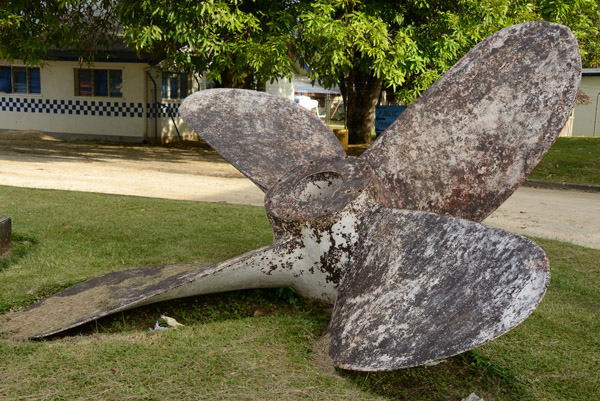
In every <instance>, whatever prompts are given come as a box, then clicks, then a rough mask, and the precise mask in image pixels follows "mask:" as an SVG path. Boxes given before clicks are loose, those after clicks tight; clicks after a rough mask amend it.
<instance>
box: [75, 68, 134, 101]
mask: <svg viewBox="0 0 600 401" xmlns="http://www.w3.org/2000/svg"><path fill="white" fill-rule="evenodd" d="M122 87H123V71H121V70H97V69H83V68H78V69H76V70H75V96H107V97H123V91H122Z"/></svg>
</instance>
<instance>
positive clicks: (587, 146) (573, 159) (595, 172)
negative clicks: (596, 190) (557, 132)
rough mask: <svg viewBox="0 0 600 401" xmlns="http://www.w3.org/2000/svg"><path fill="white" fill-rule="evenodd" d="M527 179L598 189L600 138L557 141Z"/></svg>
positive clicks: (568, 138) (571, 138)
mask: <svg viewBox="0 0 600 401" xmlns="http://www.w3.org/2000/svg"><path fill="white" fill-rule="evenodd" d="M529 178H530V179H533V180H542V181H552V182H568V183H572V184H588V185H600V138H589V137H561V138H558V139H557V140H556V142H555V143H554V145H552V147H551V148H550V150H549V151H548V153H547V154H546V156H544V158H543V159H542V161H541V162H540V163H539V164H538V165H537V167H536V168H535V170H534V171H533V172H532V173H531V175H530V176H529Z"/></svg>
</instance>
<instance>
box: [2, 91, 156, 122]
mask: <svg viewBox="0 0 600 401" xmlns="http://www.w3.org/2000/svg"><path fill="white" fill-rule="evenodd" d="M0 110H1V111H9V112H10V111H12V112H21V113H46V114H71V115H84V116H88V115H91V116H107V117H143V116H144V107H143V104H142V103H131V102H130V103H127V102H105V101H96V100H64V99H41V98H18V97H7V96H3V97H0Z"/></svg>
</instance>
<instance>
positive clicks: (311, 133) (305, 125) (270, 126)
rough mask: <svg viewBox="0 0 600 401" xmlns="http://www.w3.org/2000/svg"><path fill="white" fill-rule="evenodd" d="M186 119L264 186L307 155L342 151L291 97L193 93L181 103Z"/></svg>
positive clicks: (340, 153) (237, 92)
mask: <svg viewBox="0 0 600 401" xmlns="http://www.w3.org/2000/svg"><path fill="white" fill-rule="evenodd" d="M179 112H180V114H181V116H182V117H183V118H184V120H185V121H186V123H187V124H188V125H189V126H190V127H192V129H193V130H194V131H196V132H197V133H198V134H199V135H200V136H201V137H202V139H204V140H205V141H206V142H208V143H209V144H210V146H212V147H213V148H214V149H215V150H216V151H217V152H219V153H220V154H221V156H223V157H224V158H225V159H226V160H227V161H228V162H230V163H231V164H233V165H234V166H235V167H236V168H237V169H238V170H240V171H241V172H242V173H244V174H245V175H246V176H247V177H248V178H250V179H251V180H252V181H253V182H254V183H255V184H256V185H257V186H258V187H259V188H260V189H262V190H263V191H266V190H267V189H269V188H270V187H271V186H272V185H273V184H274V183H275V182H276V181H277V180H278V179H279V178H281V177H283V176H285V175H286V174H288V173H289V172H291V171H292V170H293V169H294V168H296V167H298V166H301V165H304V164H306V163H308V162H309V161H311V160H318V159H335V158H342V157H344V156H345V155H346V152H344V149H343V148H342V145H341V144H340V142H339V141H338V140H337V138H336V137H335V135H334V134H333V132H331V130H330V129H329V128H328V127H327V126H326V125H325V124H324V123H323V122H322V121H321V120H320V119H319V118H318V117H317V116H315V115H314V114H312V113H311V112H309V111H308V110H306V109H304V108H302V107H300V106H298V105H297V104H295V103H294V102H293V101H291V100H289V99H284V98H282V97H279V96H273V95H267V94H265V93H261V92H255V91H248V90H242V89H213V90H206V91H200V92H197V93H194V94H193V95H191V96H189V97H188V98H186V99H185V100H184V101H183V103H182V105H181V107H180V108H179Z"/></svg>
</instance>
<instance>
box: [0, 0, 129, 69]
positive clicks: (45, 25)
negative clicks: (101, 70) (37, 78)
mask: <svg viewBox="0 0 600 401" xmlns="http://www.w3.org/2000/svg"><path fill="white" fill-rule="evenodd" d="M115 6H116V2H115V1H112V0H87V1H77V0H45V1H28V0H6V1H3V2H2V5H1V6H0V59H5V60H9V61H13V60H14V59H20V60H22V61H23V62H25V63H26V64H29V65H33V64H38V63H40V62H41V61H42V60H43V59H44V58H45V57H47V55H48V52H49V51H51V50H52V49H70V50H77V51H79V53H80V54H81V56H82V57H81V60H82V61H84V60H85V61H89V62H91V61H93V60H95V58H96V55H97V54H98V52H102V51H105V50H108V49H109V48H110V46H111V45H112V44H113V43H119V42H120V40H121V38H120V36H119V33H120V24H119V20H118V19H117V18H116V10H115Z"/></svg>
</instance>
